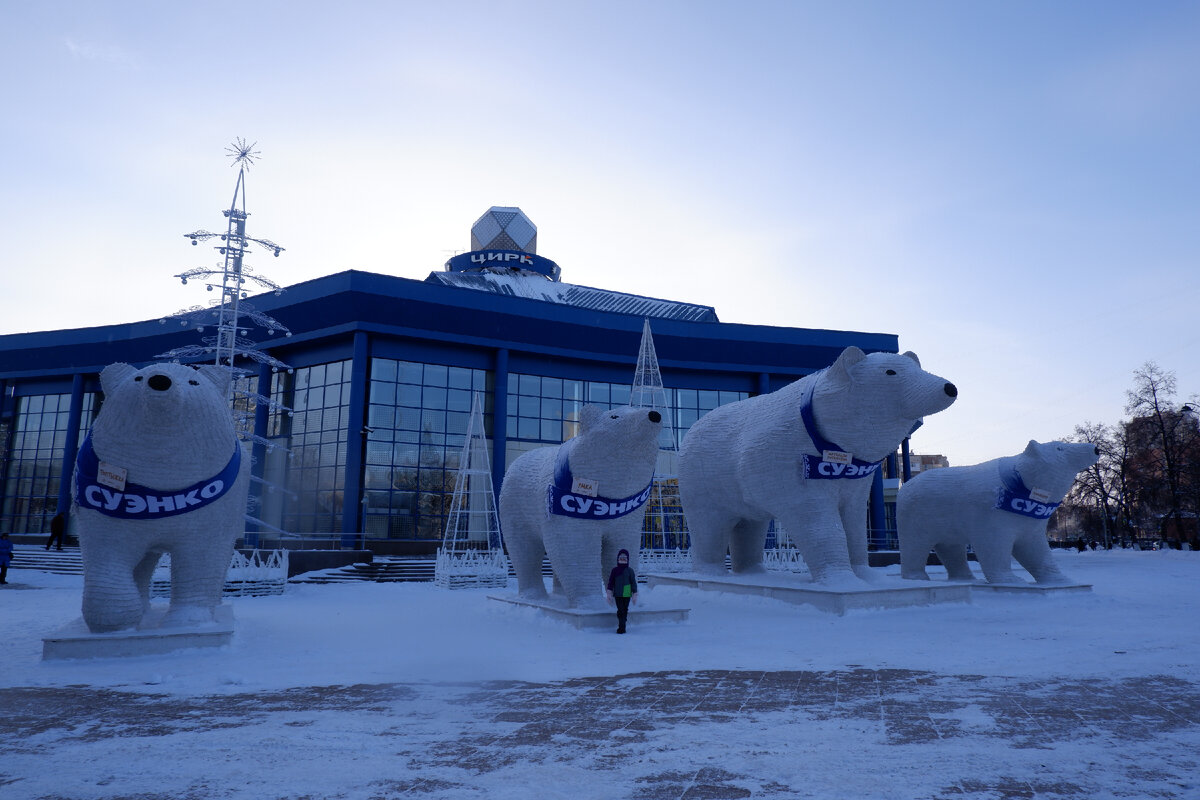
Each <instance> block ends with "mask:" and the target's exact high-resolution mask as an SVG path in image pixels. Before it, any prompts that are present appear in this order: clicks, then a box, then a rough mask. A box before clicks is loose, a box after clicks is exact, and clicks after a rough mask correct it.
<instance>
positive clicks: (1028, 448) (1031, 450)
mask: <svg viewBox="0 0 1200 800" xmlns="http://www.w3.org/2000/svg"><path fill="white" fill-rule="evenodd" d="M1037 450H1038V443H1037V440H1036V439H1030V440H1029V444H1027V445H1025V455H1027V456H1032V455H1036V454H1037Z"/></svg>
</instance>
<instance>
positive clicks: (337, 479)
mask: <svg viewBox="0 0 1200 800" xmlns="http://www.w3.org/2000/svg"><path fill="white" fill-rule="evenodd" d="M492 211H496V209H493V210H492ZM500 211H502V212H503V211H517V212H518V213H519V210H518V209H500ZM489 213H491V212H489ZM485 216H486V215H485ZM521 217H523V215H521ZM481 219H482V218H481ZM513 219H517V218H516V217H513ZM517 221H518V222H519V221H520V220H519V219H517ZM477 227H478V223H477ZM518 227H519V226H518ZM502 232H503V231H502ZM510 238H511V237H510ZM534 241H536V229H535V233H534ZM472 244H473V246H476V247H477V248H480V249H476V250H473V251H472V253H469V254H465V256H467V257H466V258H464V256H457V257H456V259H457V261H456V260H455V259H452V260H451V263H448V265H447V269H446V271H444V272H435V273H433V274H431V275H430V276H429V277H428V278H427V279H425V280H412V279H405V278H398V277H392V276H387V275H380V274H373V273H368V272H359V271H347V272H341V273H337V274H333V275H329V276H326V277H323V278H319V279H316V280H312V281H308V282H305V283H300V284H297V285H294V286H291V287H288V288H287V290H286V291H285V292H284V293H283V294H282V295H279V296H275V295H272V294H267V295H262V296H258V297H254V298H252V300H253V302H254V305H255V306H256V307H257V308H258V309H260V310H261V311H263V312H265V313H267V314H269V315H271V316H272V317H274V318H275V319H277V320H279V321H280V322H282V323H283V324H284V325H286V326H287V327H288V328H290V330H291V331H292V334H293V335H292V336H290V337H289V338H286V339H283V338H277V339H274V340H271V341H269V342H268V344H267V346H265V347H264V348H263V349H265V350H267V351H269V352H270V353H271V354H272V355H274V356H275V357H276V358H278V359H280V360H282V361H284V362H286V363H287V364H289V365H291V366H292V368H293V369H292V371H291V372H284V371H279V372H272V371H271V370H270V369H269V368H267V367H262V368H261V369H260V371H259V374H258V375H257V376H256V377H251V378H250V379H249V380H250V382H251V383H252V384H256V388H257V390H258V391H259V392H260V393H263V394H266V393H267V392H268V391H269V393H270V396H271V397H272V398H273V399H277V400H279V401H280V402H282V403H283V405H285V406H287V407H288V408H290V409H291V411H290V413H289V412H272V413H268V412H267V410H266V409H265V408H263V409H260V411H259V413H258V415H257V417H256V420H255V428H256V433H258V434H259V435H260V436H262V437H265V438H266V439H267V440H269V441H272V442H276V443H278V444H279V445H280V447H277V448H273V449H271V450H269V451H268V450H267V449H266V448H263V447H261V446H260V447H257V448H256V452H255V463H254V471H255V474H256V475H257V476H259V477H261V478H262V479H263V480H264V482H265V484H269V485H273V486H275V487H280V488H278V489H275V490H265V489H264V490H260V491H259V492H258V494H259V497H258V506H257V509H256V510H255V511H253V513H254V515H255V516H257V517H259V518H260V519H262V520H263V521H264V522H266V523H269V525H270V526H271V527H274V528H279V529H282V530H284V531H288V532H290V533H293V534H299V535H307V536H313V537H319V536H321V535H328V536H329V537H332V538H337V539H339V540H340V541H341V542H342V543H343V546H362V547H368V548H370V549H372V550H375V551H377V552H385V553H386V552H392V553H412V552H432V551H433V549H434V548H435V547H436V546H437V544H438V542H439V541H440V539H441V536H442V533H443V531H444V528H445V517H446V514H447V512H448V511H449V507H450V498H451V495H452V492H453V487H454V482H455V476H456V470H457V468H458V458H459V455H460V451H461V450H462V447H463V444H464V440H465V435H466V432H467V423H468V419H469V417H470V411H471V403H472V398H473V396H474V394H475V393H480V395H481V399H482V401H483V410H484V423H485V432H486V435H487V438H488V440H489V442H490V443H491V445H492V464H493V470H494V473H495V474H494V481H495V486H496V488H497V491H498V489H499V486H500V483H501V482H502V480H503V473H504V469H505V467H506V465H507V464H509V463H511V462H512V461H513V460H514V459H515V458H516V457H517V456H518V455H520V454H521V453H523V452H525V451H526V450H529V449H532V448H535V447H543V446H546V445H551V444H558V443H559V442H562V441H564V440H565V439H567V438H569V437H570V436H572V435H574V433H575V431H576V429H577V426H578V420H579V411H580V409H581V408H582V406H583V405H585V404H588V403H596V404H600V405H604V406H609V407H611V406H618V405H623V404H625V403H627V402H628V400H629V393H630V383H631V382H632V379H633V375H634V370H635V366H636V361H637V353H638V348H639V344H640V339H641V333H642V327H643V321H644V320H646V319H649V320H650V326H651V329H652V331H653V335H654V344H655V347H656V350H657V354H658V359H659V364H660V367H661V371H662V376H663V381H664V384H665V386H666V387H667V402H668V406H669V408H668V409H667V410H668V419H669V420H670V422H671V424H672V425H673V427H674V434H675V441H681V440H682V438H683V436H684V434H686V432H687V429H688V428H689V427H690V426H691V424H692V423H694V422H695V421H696V420H697V419H698V418H699V417H701V416H703V415H704V414H705V413H706V412H707V411H710V410H712V409H713V408H715V407H717V406H718V405H723V404H725V403H728V402H732V401H735V400H739V399H742V398H745V397H748V396H751V395H752V394H757V393H762V392H767V391H772V390H774V389H777V388H780V387H781V386H783V385H785V384H787V383H789V382H791V381H794V380H796V379H798V378H800V377H802V376H804V375H806V374H808V373H810V372H813V371H815V370H819V369H821V368H823V367H825V366H827V365H829V364H830V363H832V362H833V360H834V359H835V358H836V357H837V355H838V353H840V352H841V350H842V349H843V348H844V347H846V346H848V345H856V346H858V347H860V348H862V349H863V350H865V351H867V352H871V351H887V352H896V351H897V345H898V342H897V338H896V336H894V335H890V334H880V333H860V332H850V331H829V330H810V329H803V328H782V327H769V326H756V325H740V324H729V323H722V322H720V321H719V320H718V319H717V315H716V313H715V311H714V310H713V309H712V308H711V307H707V306H697V305H693V304H685V303H676V302H672V301H667V300H656V299H653V298H645V297H639V296H636V295H628V294H622V293H619V292H611V291H606V290H602V289H593V288H588V287H580V286H572V285H570V284H564V283H561V282H560V281H559V280H558V277H559V276H558V267H557V265H556V264H554V262H551V261H549V260H548V259H543V258H540V257H539V258H538V260H537V263H536V267H535V268H532V269H531V268H529V265H528V264H522V263H521V262H520V257H521V256H520V254H521V253H523V252H528V251H522V250H519V249H516V247H519V246H520V245H517V244H516V243H515V242H514V243H513V244H509V243H508V242H507V241H506V242H504V244H505V245H506V246H505V247H501V248H496V247H489V246H488V245H489V244H490V242H486V241H480V240H476V239H474V238H473V241H472ZM525 246H529V245H528V243H526V245H525ZM507 253H517V254H518V257H517V258H507V255H506V254H507ZM472 254H474V255H475V256H476V258H475V260H474V261H472V260H471V258H470V256H471V255H472ZM489 254H494V255H492V257H491V258H490V259H489V258H488V255H489ZM531 261H532V260H531ZM195 337H196V334H195V333H194V332H192V331H190V330H184V329H181V328H179V327H178V326H176V325H174V324H173V323H172V321H170V320H167V321H165V322H164V321H160V320H149V321H143V322H132V323H128V324H123V325H110V326H102V327H94V328H84V329H73V330H58V331H47V332H39V333H25V334H15V335H8V336H0V390H2V392H3V395H2V396H3V403H2V407H0V437H2V442H0V446H2V449H0V453H2V461H0V530H5V531H9V532H11V533H14V534H22V533H43V532H46V531H48V530H49V522H50V519H51V518H52V517H53V516H54V514H55V513H56V512H57V511H59V510H64V509H67V508H69V505H70V495H69V488H70V487H69V475H70V473H71V470H72V468H73V464H74V459H75V454H76V451H77V448H78V446H79V443H80V442H81V441H82V437H83V436H84V434H85V433H86V431H87V429H88V427H89V426H90V423H91V420H92V419H93V417H94V415H95V414H96V413H97V412H98V410H99V408H100V406H101V404H102V402H103V398H102V396H101V393H100V387H99V372H100V370H101V369H103V368H104V367H105V366H106V365H108V364H110V363H113V362H117V361H124V362H128V363H131V364H134V365H136V366H143V365H145V364H148V363H152V362H154V361H155V360H158V359H156V355H157V354H159V353H164V352H166V351H168V350H170V349H172V348H175V347H178V346H181V345H185V344H189V343H191V342H193V341H194V340H195ZM182 455H183V454H181V456H182ZM265 484H264V485H265ZM877 489H878V487H877ZM876 496H877V497H878V498H879V500H878V503H877V506H879V507H878V508H876V509H875V511H874V517H873V519H874V518H878V519H879V520H880V521H879V522H878V523H877V524H873V526H872V527H874V528H881V527H883V526H884V523H883V522H882V520H883V509H882V492H881V491H877V492H876ZM263 535H264V536H265V534H263ZM248 539H249V541H250V542H251V543H253V541H254V539H255V533H254V532H253V531H251V532H250V533H249V534H248Z"/></svg>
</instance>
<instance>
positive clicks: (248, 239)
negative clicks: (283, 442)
mask: <svg viewBox="0 0 1200 800" xmlns="http://www.w3.org/2000/svg"><path fill="white" fill-rule="evenodd" d="M254 147H255V145H254V144H247V143H246V141H245V140H244V139H241V138H238V139H237V140H235V142H234V143H233V144H232V145H230V146H229V147H228V148H226V153H228V155H229V156H230V157H231V158H232V159H233V166H234V167H237V169H238V176H237V182H236V183H235V184H234V189H233V200H232V201H231V202H230V204H229V208H228V209H226V210H225V211H224V212H223V213H224V215H225V220H226V223H225V232H224V233H212V232H211V231H207V230H203V229H201V230H197V231H193V232H192V233H186V234H184V236H185V237H186V238H188V239H190V240H191V242H192V244H193V245H198V244H200V242H207V241H209V240H212V239H217V240H219V243H218V244H216V245H215V249H216V250H217V252H218V253H219V254H220V255H221V256H222V259H221V261H220V262H219V263H218V264H217V266H215V267H196V268H194V269H189V270H187V271H185V272H181V273H179V274H177V275H175V277H176V278H179V280H180V281H181V282H182V283H184V284H186V283H187V282H188V281H189V280H193V281H202V282H203V283H204V285H205V288H206V289H207V290H208V291H210V292H217V293H218V295H217V296H216V297H215V298H213V299H212V300H211V301H209V303H208V305H207V306H199V305H196V306H192V307H190V308H185V309H183V310H181V311H178V312H176V313H175V314H173V315H172V316H171V317H169V318H166V319H162V320H160V322H162V323H163V324H166V323H167V320H168V319H170V320H173V321H175V322H178V324H179V325H181V326H182V327H185V328H189V327H190V328H194V329H195V330H196V331H197V332H198V333H201V334H207V335H204V336H202V338H201V343H200V344H195V345H185V346H183V347H177V348H175V349H173V350H169V351H167V352H165V353H160V354H158V356H156V357H157V358H167V359H171V360H172V361H176V362H190V363H196V362H201V361H205V362H211V363H213V364H216V365H217V366H219V367H222V368H224V369H227V370H229V372H230V373H231V375H232V378H233V380H232V381H231V382H230V389H229V402H230V407H231V409H232V411H233V416H234V424H235V426H236V428H237V431H238V435H239V436H240V437H241V438H242V439H243V440H246V441H250V442H253V443H254V444H255V445H257V446H261V447H263V448H265V449H266V450H267V451H268V452H270V451H271V450H273V449H274V448H276V447H279V446H280V445H279V444H277V443H276V442H274V441H271V440H269V439H266V438H265V437H263V436H261V435H259V434H257V433H256V432H255V425H254V422H255V414H256V412H257V411H258V410H259V409H265V410H266V411H268V412H275V413H286V414H289V415H290V413H291V409H289V408H287V407H286V406H284V405H283V404H281V403H278V402H277V401H275V400H273V399H271V398H270V397H269V396H268V395H269V393H270V387H266V388H265V390H264V388H263V387H257V390H252V389H251V388H250V386H251V382H250V380H249V379H250V378H251V377H253V376H255V375H262V374H263V373H264V371H263V370H261V369H259V370H254V371H251V370H247V369H245V368H244V367H243V366H241V365H242V364H245V363H247V362H253V363H255V364H258V365H265V366H267V367H270V372H271V373H275V372H278V371H279V370H285V371H287V372H289V373H290V372H291V371H292V369H291V367H289V366H288V365H287V364H285V363H284V362H282V361H280V360H279V359H277V358H275V357H274V356H272V355H271V354H269V353H265V352H263V351H262V350H261V349H260V347H259V345H258V344H257V343H256V342H255V341H254V340H252V339H250V338H249V336H250V329H251V328H252V327H257V328H261V329H264V330H266V332H267V335H268V336H274V335H275V334H277V333H281V334H283V335H284V336H291V335H292V332H291V331H290V330H288V328H287V326H285V325H283V324H282V323H280V322H279V321H278V320H276V319H274V318H273V317H271V316H269V315H267V314H264V313H262V312H261V311H259V310H258V309H257V308H255V307H254V306H253V304H251V303H250V302H249V301H248V300H247V297H248V295H249V291H248V288H249V287H254V288H257V289H264V290H269V291H272V292H274V293H275V294H276V295H279V294H282V293H283V289H282V288H281V287H280V286H279V285H278V284H276V283H275V282H274V281H272V280H271V279H269V278H267V277H265V276H263V275H258V274H256V273H255V272H254V270H253V269H252V268H251V266H250V265H249V264H247V263H246V261H245V257H246V254H247V252H249V251H250V250H251V249H252V248H254V247H258V248H261V249H262V250H265V251H267V252H270V253H273V254H274V255H275V256H276V257H278V256H279V254H280V253H282V252H283V250H284V248H283V247H281V246H279V245H277V244H275V242H272V241H271V240H270V239H260V238H254V237H252V236H249V235H247V233H246V218H247V217H248V216H250V215H249V213H248V212H247V211H246V172H247V171H248V170H249V169H250V167H251V166H252V165H253V163H254V160H255V159H256V158H258V157H259V153H258V151H256V150H255V149H254ZM255 480H256V481H257V482H259V483H265V482H264V481H262V480H261V479H258V478H256V479H255ZM266 485H267V486H268V487H269V488H270V489H271V490H272V491H273V490H274V489H275V487H273V486H270V484H266ZM248 519H249V520H250V521H251V522H253V523H255V524H258V525H261V526H264V527H269V528H274V526H271V525H268V524H267V523H265V522H263V521H262V520H258V519H255V518H254V517H248ZM274 529H275V530H276V531H278V530H279V529H277V528H274ZM280 532H282V531H280Z"/></svg>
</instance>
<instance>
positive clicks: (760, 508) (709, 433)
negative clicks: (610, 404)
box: [679, 347, 958, 586]
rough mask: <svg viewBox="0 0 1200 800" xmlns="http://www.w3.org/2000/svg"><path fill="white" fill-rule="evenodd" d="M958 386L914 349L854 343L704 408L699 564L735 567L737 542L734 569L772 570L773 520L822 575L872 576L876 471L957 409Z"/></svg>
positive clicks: (693, 490) (695, 473)
mask: <svg viewBox="0 0 1200 800" xmlns="http://www.w3.org/2000/svg"><path fill="white" fill-rule="evenodd" d="M957 394H958V391H957V390H956V389H955V387H954V384H952V383H949V382H947V381H946V380H945V379H944V378H939V377H937V376H936V375H931V374H930V373H928V372H925V371H924V370H922V369H921V364H920V362H919V361H918V360H917V357H916V356H915V355H913V354H912V353H904V354H903V355H897V354H894V353H872V354H871V355H865V354H864V353H863V351H862V350H860V349H858V348H857V347H847V348H846V349H845V350H843V351H842V353H841V355H839V356H838V358H837V361H836V362H834V363H833V365H831V366H830V367H827V368H826V369H824V370H821V371H820V372H816V373H813V374H812V375H808V376H806V377H804V378H801V379H800V380H798V381H796V382H794V383H792V384H789V385H788V386H785V387H784V388H782V389H780V390H778V391H776V392H771V393H770V394H764V395H760V396H758V397H751V398H749V399H747V400H741V401H739V402H736V403H730V404H728V405H724V406H721V407H720V408H717V409H714V410H713V411H710V412H709V413H708V414H705V415H704V416H703V417H701V418H700V420H699V421H698V422H696V424H694V425H693V426H692V427H691V429H690V430H689V431H688V433H687V436H686V437H685V438H684V440H683V446H682V448H681V452H680V458H679V492H680V498H681V500H682V501H683V511H684V514H685V515H686V517H687V521H688V529H689V531H690V533H691V539H692V559H693V563H694V565H695V567H696V569H697V570H698V571H700V572H705V573H710V574H721V573H724V572H725V553H726V550H728V551H729V553H730V556H731V560H732V566H733V571H734V572H736V573H746V572H761V571H762V570H763V565H762V559H763V546H764V544H765V543H766V536H767V527H768V525H769V523H770V521H771V519H772V518H774V519H776V520H778V521H779V522H780V523H781V524H782V525H783V527H784V528H785V530H786V531H787V533H788V535H789V536H790V537H791V539H792V541H793V542H794V543H795V545H796V547H797V549H798V550H799V551H800V554H801V556H802V557H803V558H804V563H805V564H806V565H807V566H808V569H809V571H810V573H811V574H812V577H813V580H814V581H815V582H817V583H822V584H827V585H833V584H845V585H850V586H854V585H861V581H860V580H858V579H859V578H861V579H864V580H868V579H871V577H872V573H871V572H870V569H869V567H868V565H867V530H866V525H867V498H868V495H869V493H870V490H871V481H872V477H873V475H874V474H875V471H876V470H877V469H878V468H879V462H880V461H881V460H882V459H884V458H885V457H887V456H888V455H889V454H891V453H894V452H895V450H896V447H897V446H898V445H899V444H900V442H901V441H903V439H904V437H906V436H908V434H909V433H911V432H912V430H913V428H914V427H915V426H916V425H917V424H918V423H919V422H920V420H921V418H922V417H924V416H926V415H927V414H933V413H935V412H937V411H941V410H943V409H945V408H947V407H948V406H949V405H950V404H951V403H953V402H954V398H955V397H956V396H957ZM856 575H857V578H856V577H855V576H856Z"/></svg>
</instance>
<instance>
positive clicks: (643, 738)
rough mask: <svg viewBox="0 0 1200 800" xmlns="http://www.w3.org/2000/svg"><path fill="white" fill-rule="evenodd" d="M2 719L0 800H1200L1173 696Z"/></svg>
mask: <svg viewBox="0 0 1200 800" xmlns="http://www.w3.org/2000/svg"><path fill="white" fill-rule="evenodd" d="M0 705H2V706H3V707H4V708H5V710H6V714H5V715H4V716H3V717H2V718H0V739H3V740H4V741H6V742H9V745H8V746H7V748H6V750H7V752H6V753H5V757H4V759H3V764H0V776H3V777H0V785H3V784H7V785H8V790H10V791H15V792H16V793H17V794H16V795H14V796H18V795H19V796H21V797H27V798H54V799H55V800H57V798H67V797H69V798H81V799H82V798H123V797H130V796H136V797H137V798H139V800H168V798H170V799H172V800H174V799H177V798H193V797H195V798H200V797H204V798H209V799H213V798H252V797H253V798H264V797H270V798H281V799H282V798H287V799H288V800H300V798H309V797H322V798H380V799H382V798H400V797H425V798H447V800H449V798H454V799H455V800H458V799H459V798H476V797H477V798H507V797H530V796H536V797H539V798H545V797H560V796H561V797H572V798H612V797H631V798H642V799H643V800H677V799H680V798H737V797H779V798H833V797H855V798H891V797H894V798H908V799H909V800H911V799H912V798H947V800H949V798H967V799H969V798H978V799H979V800H983V799H984V798H987V799H988V800H991V799H992V798H1027V797H1038V798H1080V799H1081V800H1082V799H1084V798H1086V799H1087V800H1093V798H1106V797H1114V798H1115V797H1159V798H1194V797H1196V796H1197V795H1198V794H1200V784H1198V783H1197V782H1196V777H1197V775H1200V763H1198V759H1200V747H1198V745H1200V686H1197V685H1196V684H1194V683H1189V682H1186V681H1182V680H1179V679H1174V678H1166V677H1153V678H1138V679H1123V680H1102V679H1095V678H1092V679H1085V680H1036V681H1030V680H1016V679H1004V678H994V677H991V678H989V677H984V676H979V675H952V676H951V675H936V674H932V673H927V672H915V671H909V670H897V669H886V670H876V669H865V668H858V669H849V670H841V671H835V672H807V671H804V672H795V671H788V672H752V671H732V670H707V671H703V672H656V673H641V674H631V675H619V676H614V677H597V678H577V679H573V680H567V681H556V682H551V683H525V682H519V681H505V682H494V683H483V684H476V685H466V686H464V685H437V684H426V685H418V686H408V685H399V684H379V685H358V686H328V687H306V688H295V689H288V690H284V691H279V692H272V693H266V694H232V695H222V696H215V697H212V696H210V697H195V698H187V699H181V698H176V697H169V696H164V695H154V694H129V693H125V692H117V691H112V690H105V689H89V688H73V687H72V688H62V689H45V688H30V689H6V690H0ZM185 742H186V745H184V743H185ZM47 754H53V760H54V761H56V762H59V763H62V764H76V765H83V764H88V765H92V766H91V767H90V768H77V769H74V770H71V771H68V772H65V773H64V772H63V771H61V770H57V769H53V770H52V769H48V768H47V761H48V760H47ZM532 787H537V791H536V792H534V793H533V794H530V793H529V792H530V789H531V788H532Z"/></svg>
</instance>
